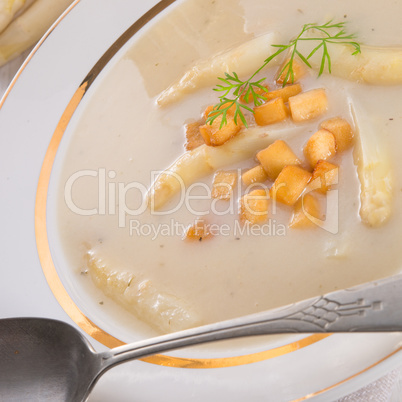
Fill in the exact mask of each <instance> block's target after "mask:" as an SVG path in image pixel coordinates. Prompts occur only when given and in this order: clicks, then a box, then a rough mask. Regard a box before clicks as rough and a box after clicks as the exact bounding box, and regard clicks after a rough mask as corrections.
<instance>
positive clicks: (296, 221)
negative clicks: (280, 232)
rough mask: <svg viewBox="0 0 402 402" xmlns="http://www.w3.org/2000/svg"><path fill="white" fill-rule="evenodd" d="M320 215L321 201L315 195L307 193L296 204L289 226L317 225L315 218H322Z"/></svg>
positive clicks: (309, 226) (308, 226)
mask: <svg viewBox="0 0 402 402" xmlns="http://www.w3.org/2000/svg"><path fill="white" fill-rule="evenodd" d="M320 217H321V211H320V203H319V202H318V200H317V199H316V198H315V197H314V196H313V195H311V194H305V195H304V196H303V197H300V198H299V200H298V201H297V203H296V205H295V209H294V212H293V216H292V219H291V221H290V224H289V227H290V228H293V229H307V228H311V227H316V225H315V224H314V222H313V220H314V218H316V219H320Z"/></svg>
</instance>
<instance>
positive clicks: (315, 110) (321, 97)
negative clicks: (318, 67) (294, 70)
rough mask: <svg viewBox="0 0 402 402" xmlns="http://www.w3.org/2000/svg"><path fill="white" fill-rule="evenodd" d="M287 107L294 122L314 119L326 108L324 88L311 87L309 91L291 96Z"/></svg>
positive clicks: (326, 101)
mask: <svg viewBox="0 0 402 402" xmlns="http://www.w3.org/2000/svg"><path fill="white" fill-rule="evenodd" d="M289 108H290V112H291V114H292V118H293V120H294V121H296V122H300V121H305V120H311V119H314V118H316V117H318V116H320V115H322V114H323V113H325V112H326V111H327V109H328V100H327V95H326V93H325V89H312V90H311V91H307V92H303V93H301V94H298V95H295V96H291V97H290V98H289Z"/></svg>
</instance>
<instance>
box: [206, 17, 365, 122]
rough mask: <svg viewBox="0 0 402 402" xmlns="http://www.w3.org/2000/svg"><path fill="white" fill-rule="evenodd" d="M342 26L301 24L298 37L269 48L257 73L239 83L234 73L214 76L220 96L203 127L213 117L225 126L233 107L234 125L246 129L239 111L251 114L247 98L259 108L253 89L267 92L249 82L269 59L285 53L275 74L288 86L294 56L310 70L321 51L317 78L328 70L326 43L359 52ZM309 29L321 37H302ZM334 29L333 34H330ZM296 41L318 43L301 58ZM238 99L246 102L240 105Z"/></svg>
mask: <svg viewBox="0 0 402 402" xmlns="http://www.w3.org/2000/svg"><path fill="white" fill-rule="evenodd" d="M345 24H346V22H339V23H337V24H334V23H332V20H331V21H328V22H327V23H325V24H324V25H317V24H305V25H303V29H302V30H301V32H300V34H299V35H298V36H297V37H296V38H295V39H293V40H291V41H290V42H289V43H288V44H287V45H272V46H273V47H275V48H278V50H277V51H276V52H275V53H274V54H272V55H271V56H269V57H268V58H267V59H266V60H264V63H263V64H262V66H261V67H259V68H258V69H257V71H255V72H254V73H253V75H251V77H249V78H248V79H247V80H245V81H243V80H241V79H240V78H239V76H238V75H237V74H236V73H235V72H233V73H232V74H228V73H225V78H222V77H218V79H219V80H220V81H221V82H222V83H223V84H218V85H217V86H216V88H214V91H217V92H224V94H223V95H221V96H220V97H219V99H220V101H219V103H217V104H216V105H215V106H214V108H213V110H212V111H211V112H210V113H209V115H208V118H207V121H206V122H207V124H208V123H209V124H212V122H213V121H214V120H215V119H216V118H217V117H219V116H222V121H221V125H220V127H221V128H222V127H223V126H224V125H225V124H227V113H228V111H229V109H230V108H232V107H233V106H234V105H235V113H234V120H235V123H236V124H237V119H238V118H240V120H241V121H242V122H243V124H244V125H245V126H246V127H247V122H246V119H245V116H244V114H243V110H242V109H245V110H249V111H250V112H253V109H251V108H250V107H249V106H247V104H246V103H249V101H250V98H251V99H252V101H253V103H254V106H258V105H261V104H262V103H263V101H264V100H266V98H265V97H264V95H261V94H259V93H258V91H256V89H257V88H258V89H262V90H263V91H265V92H267V91H268V90H267V89H266V88H265V87H264V86H263V85H262V82H263V81H264V80H265V78H262V79H260V80H256V81H253V79H254V77H255V76H256V75H257V74H258V73H259V72H260V71H261V70H262V69H263V68H264V67H266V66H267V64H269V63H270V62H271V60H273V59H274V58H275V57H277V56H279V55H280V54H281V53H283V52H285V51H288V52H289V60H288V61H287V62H286V63H285V65H284V66H283V68H282V69H281V71H280V72H279V74H278V76H281V75H282V74H283V73H284V72H285V71H286V74H285V78H284V80H283V85H282V86H285V85H286V84H288V83H294V71H293V60H294V58H295V57H296V56H298V57H299V58H300V60H301V61H302V62H303V63H304V64H306V65H307V66H308V67H309V68H311V65H310V63H309V59H310V58H311V57H312V56H313V55H314V54H315V53H316V52H318V51H319V50H320V49H322V59H321V64H320V70H319V72H318V76H321V75H322V74H323V72H324V71H325V67H326V66H327V68H328V72H329V73H331V57H330V54H329V52H328V43H335V44H346V45H351V46H353V48H354V51H353V53H352V55H356V54H358V53H360V52H361V50H360V44H359V43H357V42H356V41H354V39H355V37H356V36H355V35H354V34H348V33H347V32H346V30H345ZM310 30H317V31H319V32H320V33H321V35H322V36H317V37H305V36H304V34H305V33H306V32H308V31H310ZM334 30H336V31H335V32H333V31H334ZM300 41H316V42H318V44H317V46H316V47H315V48H314V49H313V50H312V51H311V52H310V54H308V55H306V56H305V55H303V54H301V53H300V51H299V50H298V49H297V45H298V44H299V42H300ZM242 97H243V98H244V100H245V102H246V103H243V102H242V99H241V98H242Z"/></svg>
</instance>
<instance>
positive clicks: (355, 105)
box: [349, 97, 393, 227]
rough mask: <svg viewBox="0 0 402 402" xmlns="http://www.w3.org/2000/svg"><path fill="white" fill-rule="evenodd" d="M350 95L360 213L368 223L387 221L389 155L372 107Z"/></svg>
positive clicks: (390, 188) (389, 207)
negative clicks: (354, 131)
mask: <svg viewBox="0 0 402 402" xmlns="http://www.w3.org/2000/svg"><path fill="white" fill-rule="evenodd" d="M355 98H356V99H355ZM353 99H354V100H351V99H349V105H350V108H351V112H352V116H353V118H354V122H355V126H356V140H357V141H356V145H355V152H354V159H355V164H356V165H357V173H358V176H359V180H360V186H361V188H360V217H361V219H362V221H363V222H364V223H365V224H367V225H368V226H371V227H378V226H381V225H382V224H384V223H385V222H387V221H388V219H389V217H390V216H391V212H392V193H393V174H392V167H391V162H390V159H391V158H390V155H389V152H388V148H387V144H386V143H385V139H384V136H383V135H381V128H380V127H379V125H378V124H376V121H375V118H373V113H372V111H370V110H368V109H366V108H365V107H364V106H363V105H362V103H361V100H357V99H358V98H357V97H354V98H353Z"/></svg>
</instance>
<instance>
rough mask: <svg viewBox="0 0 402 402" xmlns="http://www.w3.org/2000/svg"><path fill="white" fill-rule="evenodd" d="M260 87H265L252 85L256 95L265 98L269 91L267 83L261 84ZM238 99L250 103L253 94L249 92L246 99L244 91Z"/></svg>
mask: <svg viewBox="0 0 402 402" xmlns="http://www.w3.org/2000/svg"><path fill="white" fill-rule="evenodd" d="M262 87H263V88H265V89H262V88H258V87H254V88H253V90H254V92H255V93H256V94H257V95H262V96H263V97H264V98H266V96H267V94H268V91H269V87H268V85H262ZM240 100H241V101H242V102H244V103H250V102H252V101H253V95H252V94H251V93H249V96H248V99H246V93H244V94H242V96H241V97H240Z"/></svg>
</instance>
